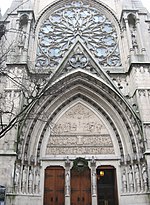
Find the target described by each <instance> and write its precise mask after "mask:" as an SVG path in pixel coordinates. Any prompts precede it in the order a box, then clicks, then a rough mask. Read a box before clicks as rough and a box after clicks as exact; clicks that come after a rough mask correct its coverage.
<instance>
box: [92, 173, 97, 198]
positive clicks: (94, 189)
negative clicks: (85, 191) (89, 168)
mask: <svg viewBox="0 0 150 205" xmlns="http://www.w3.org/2000/svg"><path fill="white" fill-rule="evenodd" d="M92 194H93V195H96V170H93V172H92Z"/></svg>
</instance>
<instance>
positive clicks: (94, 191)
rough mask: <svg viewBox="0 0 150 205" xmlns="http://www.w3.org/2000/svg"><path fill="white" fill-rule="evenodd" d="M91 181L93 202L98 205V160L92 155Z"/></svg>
mask: <svg viewBox="0 0 150 205" xmlns="http://www.w3.org/2000/svg"><path fill="white" fill-rule="evenodd" d="M91 183H92V204H94V205H97V177H96V162H95V160H94V157H92V162H91Z"/></svg>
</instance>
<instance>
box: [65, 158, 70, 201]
mask: <svg viewBox="0 0 150 205" xmlns="http://www.w3.org/2000/svg"><path fill="white" fill-rule="evenodd" d="M65 167H66V169H65V205H70V161H69V158H68V157H67V160H66V162H65Z"/></svg>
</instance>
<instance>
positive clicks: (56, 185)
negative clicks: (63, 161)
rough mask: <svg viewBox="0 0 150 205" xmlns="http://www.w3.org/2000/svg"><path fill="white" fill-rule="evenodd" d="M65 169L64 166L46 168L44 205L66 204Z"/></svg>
mask: <svg viewBox="0 0 150 205" xmlns="http://www.w3.org/2000/svg"><path fill="white" fill-rule="evenodd" d="M64 187H65V171H64V169H63V168H62V167H59V166H58V167H48V168H46V170H45V185H44V205H65V193H64Z"/></svg>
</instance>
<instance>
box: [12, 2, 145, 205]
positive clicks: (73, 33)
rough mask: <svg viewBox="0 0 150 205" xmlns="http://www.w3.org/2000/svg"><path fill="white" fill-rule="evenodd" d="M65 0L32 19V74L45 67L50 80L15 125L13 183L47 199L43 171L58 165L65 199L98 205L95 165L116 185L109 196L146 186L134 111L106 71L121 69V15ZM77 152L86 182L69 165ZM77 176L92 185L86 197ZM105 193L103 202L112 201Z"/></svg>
mask: <svg viewBox="0 0 150 205" xmlns="http://www.w3.org/2000/svg"><path fill="white" fill-rule="evenodd" d="M65 2H66V4H65V5H63V3H62V1H59V2H57V3H54V4H53V5H51V6H50V7H48V8H47V9H46V10H45V11H44V12H43V13H42V14H41V16H40V18H39V20H38V21H37V24H36V28H35V32H36V33H37V35H36V38H35V39H36V40H37V46H36V48H35V51H36V52H35V53H36V54H35V56H34V57H35V68H34V69H33V72H34V71H35V72H36V75H37V76H38V75H39V74H41V73H43V76H46V77H45V79H44V80H45V81H46V82H47V83H46V85H45V87H44V88H43V90H42V95H41V97H40V98H39V99H37V100H36V101H35V102H34V103H33V104H32V106H31V109H29V110H28V113H27V114H26V116H25V119H24V121H23V123H22V125H21V126H20V129H19V137H20V140H19V143H18V159H17V162H16V169H18V173H20V177H19V178H18V180H19V183H18V184H19V187H16V190H17V191H18V192H19V191H20V190H24V191H25V192H26V193H29V192H32V194H40V193H41V195H42V196H44V205H47V204H48V203H49V202H45V200H47V195H46V190H47V183H52V182H48V181H44V173H45V180H46V177H47V172H48V173H50V175H51V173H53V178H55V177H56V176H55V174H57V171H58V170H59V171H60V167H63V168H62V169H61V171H62V170H63V173H64V176H63V177H64V178H63V180H64V181H63V187H64V192H63V194H64V195H63V196H64V202H62V203H65V205H70V202H71V203H78V204H79V203H80V202H81V201H82V202H87V203H89V204H91V203H92V205H101V202H99V198H101V195H98V194H99V188H98V187H99V185H100V183H99V181H98V180H97V177H98V176H97V175H98V174H97V172H98V170H99V168H100V170H101V169H102V171H106V174H108V175H109V174H110V175H111V176H112V177H110V181H113V183H112V184H111V183H110V184H109V185H110V186H113V188H115V193H114V194H113V197H112V200H113V202H112V201H111V202H110V203H114V204H115V205H116V204H117V205H118V204H119V200H120V197H121V194H126V193H137V192H139V191H141V192H144V191H145V192H146V191H147V188H148V187H147V183H146V182H147V181H146V180H147V179H146V177H145V176H146V163H145V160H144V157H143V152H144V146H143V136H142V131H141V124H140V120H139V117H138V116H137V114H136V113H135V111H134V110H133V108H132V107H131V106H130V105H129V103H128V102H127V100H126V99H125V97H124V96H123V95H122V94H121V92H120V90H119V89H118V88H116V86H115V84H114V82H113V80H112V79H111V77H110V76H109V75H108V74H109V71H110V70H114V69H118V71H121V54H120V50H121V46H120V45H119V34H120V27H119V23H118V21H117V19H116V17H115V16H114V14H113V13H112V12H111V11H110V10H109V9H107V8H106V7H105V6H104V5H102V4H100V3H98V2H97V1H93V0H92V1H90V2H91V4H88V3H87V1H69V0H68V1H65ZM106 71H108V72H106ZM40 80H41V81H42V79H40ZM44 80H43V82H45V81H44ZM78 158H79V159H81V158H82V159H83V161H84V163H86V162H87V164H88V168H87V170H88V171H87V170H86V171H87V173H86V174H87V175H86V174H85V176H86V177H88V179H89V181H88V182H87V181H86V180H85V178H84V177H83V176H82V174H81V175H80V174H79V173H78V177H77V176H76V173H74V171H73V170H72V168H73V166H74V162H75V161H76V159H78ZM83 161H82V162H83ZM78 165H81V166H82V165H84V164H82V163H79V164H78ZM98 166H99V168H97V167H98ZM46 167H48V168H46ZM58 167H59V168H58ZM112 167H113V168H112ZM45 170H46V171H45ZM108 170H109V171H108ZM29 173H30V174H29ZM48 175H49V174H48ZM24 176H26V177H27V176H28V178H29V176H30V177H31V176H32V178H33V181H32V182H31V187H32V189H30V190H29V189H28V186H27V184H26V188H25V187H23V183H24V181H23V180H24ZM76 177H77V181H78V182H79V184H81V185H80V187H78V188H79V189H78V194H79V196H77V195H74V192H73V190H72V187H73V189H75V187H76V186H78V183H76V180H75V178H76ZM81 179H84V180H85V184H86V182H87V183H88V187H90V188H89V189H90V194H87V195H86V198H85V196H84V195H82V194H81V192H82V191H83V190H82V188H83V189H84V186H83V187H82V185H83V184H82V183H81V181H82V180H81ZM114 179H117V180H114ZM74 180H75V181H74ZM30 181H31V180H30ZM110 181H109V182H110ZM114 181H115V182H114ZM44 183H45V189H44ZM56 183H57V182H56V181H55V182H54V183H53V185H54V186H53V190H54V194H53V196H51V195H50V198H48V200H50V201H51V202H52V203H53V204H54V201H55V203H56V202H57V201H59V199H58V198H57V196H56V189H57V186H55V185H56ZM58 183H59V182H58ZM51 188H52V187H50V189H51ZM100 189H101V188H100ZM117 190H118V191H117ZM97 191H98V193H97ZM103 191H104V190H103ZM117 192H118V193H117ZM30 194H31V193H30ZM45 195H46V196H45ZM61 197H62V196H61ZM107 197H109V196H107V195H105V196H104V200H103V202H104V201H105V202H106V201H107V202H108V201H109V200H107V199H106V198H107ZM87 198H88V200H87ZM86 200H87V201H86ZM103 202H102V203H103ZM108 204H109V203H108Z"/></svg>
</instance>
